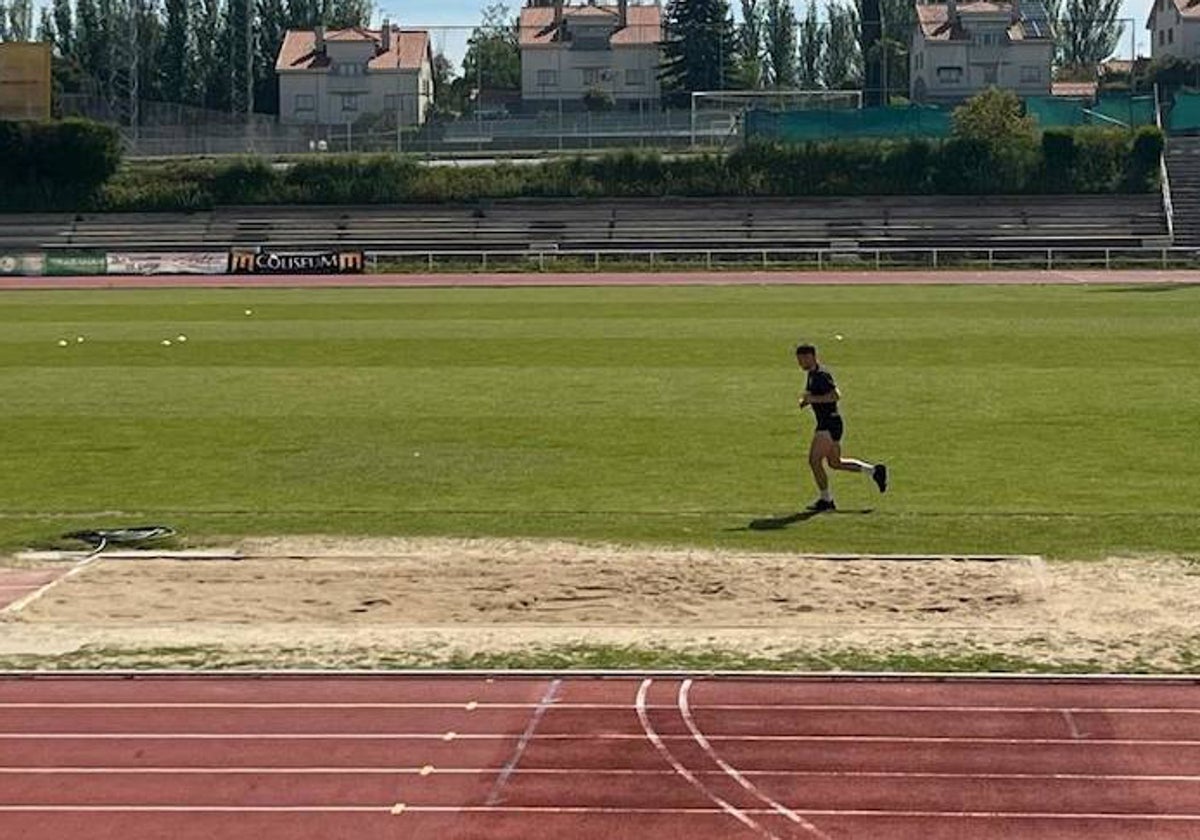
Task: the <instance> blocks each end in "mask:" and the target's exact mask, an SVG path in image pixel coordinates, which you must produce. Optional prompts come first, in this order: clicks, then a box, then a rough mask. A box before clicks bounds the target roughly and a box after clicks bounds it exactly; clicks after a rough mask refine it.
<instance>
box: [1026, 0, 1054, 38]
mask: <svg viewBox="0 0 1200 840" xmlns="http://www.w3.org/2000/svg"><path fill="white" fill-rule="evenodd" d="M1021 22H1022V23H1024V24H1025V26H1027V27H1028V28H1029V32H1030V34H1032V35H1033V37H1035V38H1049V37H1050V34H1051V33H1050V12H1049V11H1047V9H1046V4H1045V3H1043V2H1041V0H1031V2H1027V3H1022V4H1021Z"/></svg>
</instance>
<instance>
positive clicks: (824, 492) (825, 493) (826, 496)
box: [821, 487, 833, 502]
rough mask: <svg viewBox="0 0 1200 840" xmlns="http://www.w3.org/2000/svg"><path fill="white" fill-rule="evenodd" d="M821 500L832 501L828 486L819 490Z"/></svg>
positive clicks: (831, 492)
mask: <svg viewBox="0 0 1200 840" xmlns="http://www.w3.org/2000/svg"><path fill="white" fill-rule="evenodd" d="M821 501H822V502H832V501H833V491H832V490H830V489H829V488H828V487H826V488H825V489H824V490H822V491H821Z"/></svg>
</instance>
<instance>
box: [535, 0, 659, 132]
mask: <svg viewBox="0 0 1200 840" xmlns="http://www.w3.org/2000/svg"><path fill="white" fill-rule="evenodd" d="M534 3H535V4H537V5H530V6H526V7H525V8H523V9H521V18H520V27H521V37H520V46H521V98H522V100H524V102H525V103H526V107H527V108H528V107H534V108H536V107H538V106H539V105H540V104H548V103H556V104H557V103H560V102H561V103H564V104H566V105H567V106H568V107H578V106H579V103H580V102H582V100H583V97H584V95H585V94H587V93H588V91H590V90H595V91H601V92H604V93H607V94H608V95H609V96H611V97H612V98H613V100H614V101H615V102H616V104H617V106H618V107H626V108H636V107H638V106H639V105H647V106H648V105H651V104H657V102H658V100H659V98H660V97H661V95H662V89H661V86H660V84H659V81H658V66H659V63H660V60H661V57H662V56H661V50H660V47H659V45H660V44H661V43H662V9H661V8H660V7H659V6H658V5H645V6H639V5H631V4H629V2H628V0H619V2H618V4H617V5H615V6H612V5H582V6H571V5H566V4H564V3H563V2H562V0H557V2H553V3H552V4H551V5H544V4H543V3H544V0H534Z"/></svg>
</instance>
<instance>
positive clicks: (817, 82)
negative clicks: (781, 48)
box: [797, 0, 825, 90]
mask: <svg viewBox="0 0 1200 840" xmlns="http://www.w3.org/2000/svg"><path fill="white" fill-rule="evenodd" d="M823 35H824V32H823V31H822V29H821V24H820V22H819V21H818V20H817V0H808V10H807V11H806V12H805V13H804V22H803V23H801V24H800V61H799V63H798V67H797V75H798V76H799V81H800V87H802V88H804V89H805V90H816V89H817V88H819V87H820V86H821V65H822V58H823V57H824V54H825V40H824V37H823Z"/></svg>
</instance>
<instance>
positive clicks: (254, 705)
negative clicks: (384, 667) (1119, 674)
mask: <svg viewBox="0 0 1200 840" xmlns="http://www.w3.org/2000/svg"><path fill="white" fill-rule="evenodd" d="M463 708H464V704H463V703H462V702H458V701H456V702H453V703H419V702H412V703H400V702H394V703H383V702H364V703H352V702H330V703H320V702H311V703H275V702H241V703H238V702H211V703H209V702H173V701H171V702H161V703H156V702H123V701H122V702H102V701H95V702H43V703H30V702H6V701H3V700H0V709H463ZM536 708H537V704H536V703H487V702H477V703H476V705H475V707H474V709H475V710H476V711H487V710H491V709H495V710H521V709H536ZM554 708H556V709H563V710H573V709H578V710H580V711H605V710H610V711H621V712H625V711H628V710H629V706H628V705H627V704H622V703H571V702H556V703H555V704H554ZM646 708H647V709H650V710H666V709H673V708H675V706H674V704H669V703H668V704H662V705H654V704H652V703H651V704H647V706H646ZM704 709H705V711H710V712H732V711H746V712H760V713H761V712H770V711H779V712H901V713H905V712H918V713H919V712H932V713H938V714H942V713H948V712H956V713H964V714H980V713H988V714H990V713H1006V714H1061V713H1063V712H1069V713H1071V714H1103V715H1185V716H1186V715H1195V716H1200V708H1196V709H1177V708H1172V707H1169V706H1163V707H1132V708H1127V707H1103V706H1075V707H1065V708H1064V707H1063V706H969V705H967V706H961V705H960V706H907V705H894V706H893V705H886V704H884V705H878V704H871V705H864V704H857V703H793V704H762V705H760V704H754V703H718V704H713V705H705V707H704Z"/></svg>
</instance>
